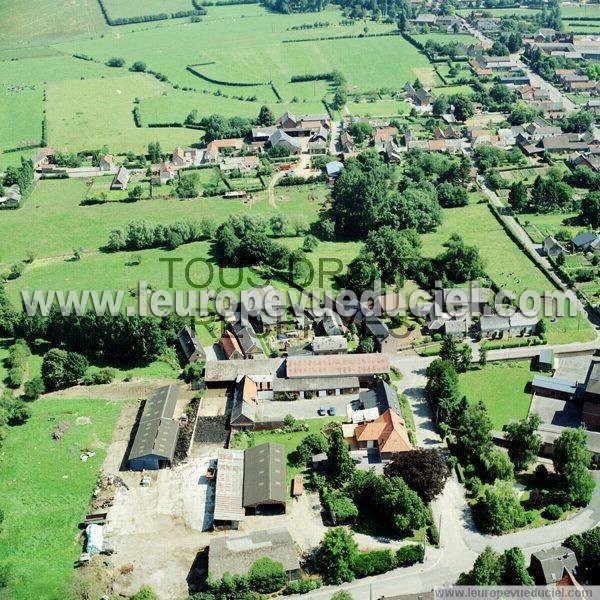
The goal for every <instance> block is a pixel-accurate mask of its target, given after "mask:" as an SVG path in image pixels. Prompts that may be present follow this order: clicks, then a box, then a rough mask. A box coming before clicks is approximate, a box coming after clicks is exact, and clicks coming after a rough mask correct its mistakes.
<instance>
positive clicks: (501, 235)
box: [422, 204, 594, 343]
mask: <svg viewBox="0 0 600 600" xmlns="http://www.w3.org/2000/svg"><path fill="white" fill-rule="evenodd" d="M443 213H444V220H443V223H442V226H441V227H439V228H438V230H437V231H436V232H435V233H428V234H426V235H423V236H422V240H423V253H424V254H425V255H426V256H435V255H437V254H438V253H440V252H441V251H442V250H443V247H442V244H443V243H444V242H445V241H446V240H447V239H448V238H449V237H450V235H451V234H452V233H458V234H459V235H461V236H462V237H463V239H464V240H465V242H466V243H467V244H473V245H475V246H477V247H478V248H479V252H480V253H481V256H482V258H483V260H484V262H485V270H486V272H487V274H488V275H489V276H490V278H491V279H492V281H493V282H494V283H496V284H497V285H498V286H499V287H500V288H501V289H505V290H511V291H514V292H515V293H516V294H517V297H518V295H519V294H520V293H522V292H523V291H524V290H527V289H530V290H536V291H538V292H540V293H542V292H544V291H546V290H549V291H552V290H554V289H555V288H554V285H553V284H552V283H551V282H550V281H549V280H548V279H547V278H546V276H545V275H544V274H543V272H542V271H541V270H540V269H538V268H537V266H536V265H535V264H534V263H533V262H532V261H531V260H530V259H529V258H528V257H527V256H526V254H525V253H524V252H523V251H522V250H521V249H520V248H519V247H518V246H517V245H516V244H515V243H514V242H513V241H512V240H511V239H510V238H509V237H508V235H507V234H506V232H505V231H504V229H503V227H502V226H501V225H500V223H498V221H497V220H496V219H495V217H494V216H493V215H492V213H491V211H490V209H489V208H488V206H487V204H470V205H468V206H465V207H463V208H454V209H444V211H443ZM593 335H594V333H593V331H592V329H591V327H590V325H589V323H587V321H586V320H584V319H581V320H578V319H577V318H576V317H568V316H566V317H560V318H558V319H557V320H556V322H554V323H551V324H549V331H548V341H549V342H550V343H564V342H568V341H584V340H589V339H593Z"/></svg>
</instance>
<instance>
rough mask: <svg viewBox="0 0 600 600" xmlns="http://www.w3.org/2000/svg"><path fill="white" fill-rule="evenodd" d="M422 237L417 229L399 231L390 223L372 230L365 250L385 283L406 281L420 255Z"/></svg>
mask: <svg viewBox="0 0 600 600" xmlns="http://www.w3.org/2000/svg"><path fill="white" fill-rule="evenodd" d="M420 250H421V239H420V237H419V235H418V234H417V232H416V231H414V230H411V229H407V230H403V231H397V230H395V229H393V228H392V227H390V226H388V225H384V226H383V227H380V228H379V229H375V230H373V231H370V232H369V234H368V235H367V239H366V241H365V251H366V253H367V255H369V256H370V257H371V258H372V261H373V262H374V263H375V264H377V267H378V272H379V273H380V275H381V279H382V281H383V282H384V283H398V284H402V283H403V282H404V277H405V275H406V274H407V273H408V272H409V270H410V269H411V267H413V266H414V265H415V264H416V262H417V261H418V259H419V257H420Z"/></svg>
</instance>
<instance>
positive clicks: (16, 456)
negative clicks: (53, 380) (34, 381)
mask: <svg viewBox="0 0 600 600" xmlns="http://www.w3.org/2000/svg"><path fill="white" fill-rule="evenodd" d="M31 408H32V411H33V415H32V417H31V419H30V420H29V421H28V422H27V423H26V424H25V425H22V426H20V427H15V428H13V429H12V430H11V431H10V434H9V435H8V436H7V437H6V439H5V440H4V447H3V457H2V469H1V470H0V497H1V504H2V509H3V511H4V523H3V525H2V529H3V531H2V536H1V537H0V560H2V561H4V560H7V561H8V563H9V564H10V565H11V570H12V580H11V583H10V584H9V588H8V590H6V592H7V596H6V597H7V598H11V599H13V600H29V599H30V598H68V597H70V594H69V590H68V588H69V583H70V579H71V577H72V573H73V561H75V560H76V559H77V558H78V556H79V554H80V553H81V551H82V539H81V536H80V532H79V530H78V529H77V525H78V523H79V522H80V521H81V519H82V518H83V516H84V515H85V513H86V510H87V507H88V503H89V501H90V498H91V495H92V491H93V489H94V485H95V482H96V478H97V477H98V473H99V471H100V466H101V465H102V460H103V458H104V455H105V448H106V444H107V443H108V442H109V441H110V438H111V432H112V430H113V427H114V424H115V421H116V418H117V416H118V414H119V409H120V405H119V404H116V403H109V402H106V401H104V400H71V399H64V398H60V399H55V398H45V399H41V400H37V401H36V402H34V403H33V404H32V405H31ZM80 417H81V418H80ZM78 418H79V420H78ZM61 421H66V422H67V423H68V424H69V426H68V430H67V431H66V433H65V434H64V437H63V438H62V440H60V441H58V442H57V441H55V440H53V439H52V431H53V429H54V428H55V427H56V425H57V424H58V423H59V422H61ZM84 449H89V450H92V451H94V452H95V453H96V455H95V456H93V457H92V458H90V459H89V460H88V462H86V463H84V462H82V461H81V460H79V455H80V453H81V451H82V450H84Z"/></svg>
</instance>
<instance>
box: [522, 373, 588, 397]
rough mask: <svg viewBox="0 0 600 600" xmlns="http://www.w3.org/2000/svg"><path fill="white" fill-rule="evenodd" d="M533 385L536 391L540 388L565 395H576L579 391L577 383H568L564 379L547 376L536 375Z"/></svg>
mask: <svg viewBox="0 0 600 600" xmlns="http://www.w3.org/2000/svg"><path fill="white" fill-rule="evenodd" d="M531 385H532V386H533V387H534V389H535V388H538V387H539V388H543V389H546V390H553V391H555V392H562V393H565V394H574V393H575V392H576V391H577V382H576V381H566V380H564V379H556V378H555V377H546V376H545V375H536V376H535V377H534V378H533V381H532V382H531Z"/></svg>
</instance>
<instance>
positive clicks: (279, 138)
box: [269, 129, 302, 148]
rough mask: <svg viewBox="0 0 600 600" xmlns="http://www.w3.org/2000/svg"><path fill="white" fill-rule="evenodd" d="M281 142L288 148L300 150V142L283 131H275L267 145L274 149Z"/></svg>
mask: <svg viewBox="0 0 600 600" xmlns="http://www.w3.org/2000/svg"><path fill="white" fill-rule="evenodd" d="M282 142H285V143H287V144H288V145H290V146H293V147H295V148H301V147H302V146H301V144H300V142H299V141H298V140H297V139H295V138H293V137H292V136H291V135H288V134H287V133H286V132H285V131H284V130H283V129H277V130H276V131H275V132H274V133H273V134H272V135H271V137H270V138H269V143H270V144H271V146H273V147H276V146H277V145H278V144H281V143H282Z"/></svg>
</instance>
